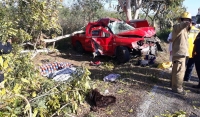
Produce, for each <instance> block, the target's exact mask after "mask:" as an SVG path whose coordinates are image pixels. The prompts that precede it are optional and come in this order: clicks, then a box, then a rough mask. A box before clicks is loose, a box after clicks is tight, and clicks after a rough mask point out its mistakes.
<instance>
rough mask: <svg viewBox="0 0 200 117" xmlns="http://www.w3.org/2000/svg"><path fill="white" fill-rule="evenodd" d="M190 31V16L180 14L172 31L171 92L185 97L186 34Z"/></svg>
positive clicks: (187, 54)
mask: <svg viewBox="0 0 200 117" xmlns="http://www.w3.org/2000/svg"><path fill="white" fill-rule="evenodd" d="M190 29H191V14H190V13H189V12H184V13H183V14H181V17H180V23H177V24H175V25H174V26H173V30H172V42H173V44H172V62H173V67H172V81H171V87H172V91H173V92H175V93H178V94H182V95H185V94H186V92H185V91H184V89H183V86H182V85H183V78H184V75H185V62H186V57H188V56H189V52H188V34H189V30H190Z"/></svg>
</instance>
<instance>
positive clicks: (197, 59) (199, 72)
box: [194, 55, 200, 85]
mask: <svg viewBox="0 0 200 117" xmlns="http://www.w3.org/2000/svg"><path fill="white" fill-rule="evenodd" d="M194 62H195V68H196V71H197V76H198V78H199V84H198V85H200V55H199V56H198V55H196V56H194Z"/></svg>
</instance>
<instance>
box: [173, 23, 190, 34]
mask: <svg viewBox="0 0 200 117" xmlns="http://www.w3.org/2000/svg"><path fill="white" fill-rule="evenodd" d="M190 26H191V22H181V23H179V24H177V25H175V26H174V27H173V29H174V31H175V32H176V33H179V32H180V31H181V30H183V29H184V28H187V27H190Z"/></svg>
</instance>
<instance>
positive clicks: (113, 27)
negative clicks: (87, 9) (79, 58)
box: [71, 18, 160, 63]
mask: <svg viewBox="0 0 200 117" xmlns="http://www.w3.org/2000/svg"><path fill="white" fill-rule="evenodd" d="M155 34H156V32H155V30H154V28H153V27H142V28H134V27H133V26H131V25H129V24H127V23H125V22H123V21H121V20H118V19H114V18H102V19H100V20H98V21H96V22H92V23H88V25H87V26H86V29H85V32H83V33H78V34H75V35H74V36H72V38H71V42H72V45H73V47H75V49H76V50H77V51H78V52H80V53H83V52H84V51H89V52H93V55H94V57H95V56H99V55H107V56H115V57H116V58H117V61H118V62H119V63H125V62H128V61H129V59H130V55H131V54H132V55H134V56H138V55H139V56H141V55H146V54H154V55H156V52H157V50H158V46H159V39H158V38H157V37H156V35H155ZM159 47H160V46H159Z"/></svg>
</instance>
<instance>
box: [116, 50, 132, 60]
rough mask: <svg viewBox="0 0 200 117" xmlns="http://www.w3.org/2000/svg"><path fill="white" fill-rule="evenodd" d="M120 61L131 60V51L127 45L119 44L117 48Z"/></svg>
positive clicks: (117, 56)
mask: <svg viewBox="0 0 200 117" xmlns="http://www.w3.org/2000/svg"><path fill="white" fill-rule="evenodd" d="M116 58H117V61H118V63H126V62H128V61H129V60H130V52H129V50H128V48H127V47H123V46H119V47H117V50H116Z"/></svg>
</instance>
